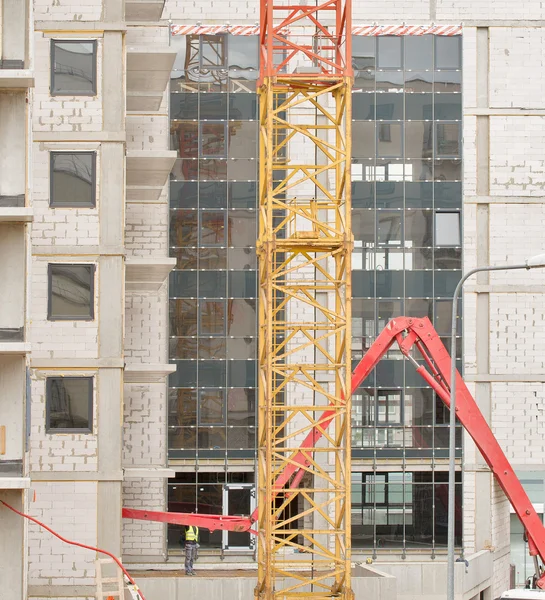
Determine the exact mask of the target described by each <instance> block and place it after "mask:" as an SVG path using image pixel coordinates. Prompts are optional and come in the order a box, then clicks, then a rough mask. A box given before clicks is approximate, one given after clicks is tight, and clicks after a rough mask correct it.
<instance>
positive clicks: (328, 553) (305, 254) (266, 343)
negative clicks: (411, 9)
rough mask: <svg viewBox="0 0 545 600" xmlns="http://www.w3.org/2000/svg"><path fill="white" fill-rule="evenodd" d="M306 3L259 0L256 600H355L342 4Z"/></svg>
mask: <svg viewBox="0 0 545 600" xmlns="http://www.w3.org/2000/svg"><path fill="white" fill-rule="evenodd" d="M309 4H310V3H309ZM312 4H314V6H310V5H307V3H304V2H292V3H290V2H289V0H276V1H275V2H274V3H273V1H272V0H261V28H260V51H261V74H260V81H259V94H260V178H259V179H260V197H259V210H260V224H259V238H258V254H259V259H260V261H259V262H260V267H259V269H260V271H259V277H260V280H259V293H260V307H259V339H260V342H259V409H258V410H259V417H258V422H259V432H258V505H259V514H258V524H259V528H258V529H259V531H258V533H259V543H258V569H259V572H258V584H257V587H256V592H255V596H256V598H257V599H259V600H273V599H274V600H288V599H293V598H301V597H305V598H316V599H321V598H324V599H325V598H332V597H335V598H339V599H340V600H349V599H350V598H353V594H352V591H351V585H350V477H351V462H350V378H351V368H350V315H351V312H350V299H351V290H350V256H351V250H352V235H351V222H350V158H351V152H350V139H351V138H350V123H351V82H352V69H351V38H350V32H351V6H350V4H351V0H316V2H312ZM291 149H293V150H294V153H293V154H294V156H297V159H296V160H294V161H292V160H291V159H290V150H291ZM324 409H325V410H326V412H325V413H324ZM312 431H314V432H317V435H314V434H313V435H310V436H309V433H310V432H312ZM318 438H319V441H318ZM303 440H305V442H304V443H303V446H302V447H300V446H301V443H302V441H303Z"/></svg>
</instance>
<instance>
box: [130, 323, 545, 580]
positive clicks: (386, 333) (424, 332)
mask: <svg viewBox="0 0 545 600" xmlns="http://www.w3.org/2000/svg"><path fill="white" fill-rule="evenodd" d="M395 342H397V343H398V345H399V347H400V350H401V352H402V353H403V354H404V355H405V356H407V357H411V360H412V361H413V362H416V361H415V358H418V356H417V357H414V356H412V355H411V352H412V351H413V350H414V349H416V350H417V351H418V352H419V354H420V357H421V358H422V359H423V360H424V364H422V365H420V366H419V367H418V368H417V369H416V371H417V373H418V374H419V375H420V376H421V377H422V378H423V379H424V380H425V381H426V382H427V383H428V384H429V385H430V387H432V388H433V390H434V391H435V392H436V394H437V395H438V396H439V398H441V400H442V401H443V403H444V404H445V405H446V406H447V408H448V407H449V406H450V395H449V387H448V386H449V384H450V355H449V353H448V351H447V349H446V348H445V346H444V344H443V342H442V341H441V338H440V337H439V334H438V333H437V331H435V329H434V328H433V326H432V324H431V322H430V321H429V319H427V318H424V319H411V318H408V317H399V318H397V319H393V320H391V321H390V322H389V323H388V324H387V325H386V327H385V328H384V329H383V331H382V332H381V333H380V335H379V336H378V337H377V339H376V340H375V342H374V343H373V344H372V345H371V347H370V348H369V350H368V351H367V352H366V354H365V356H364V357H363V358H362V360H361V361H360V362H359V364H358V365H357V367H356V369H355V370H354V372H353V374H352V392H355V391H356V390H357V389H358V387H359V386H360V385H361V384H362V383H363V381H365V379H366V378H367V377H368V376H369V374H370V373H371V371H372V370H373V369H374V368H375V366H376V365H377V363H378V362H379V361H380V360H381V358H382V357H383V356H384V355H385V354H386V352H388V350H389V349H390V348H391V346H392V345H393V344H394V343H395ZM428 368H429V369H430V370H428ZM430 371H431V372H430ZM457 377H458V379H457V381H456V415H457V418H458V420H459V421H460V424H461V425H462V426H463V427H464V429H465V430H466V431H467V433H468V434H469V435H470V436H471V438H472V439H473V441H474V442H475V445H476V446H477V448H478V449H479V451H480V452H481V454H482V456H483V458H484V459H485V461H486V463H487V464H488V466H489V467H490V470H491V471H492V473H493V474H494V477H495V478H496V481H497V482H498V484H499V485H500V487H501V489H502V490H503V492H504V493H505V495H506V496H507V498H508V500H509V502H510V503H511V505H512V506H513V508H514V510H515V512H516V514H517V516H518V517H519V519H520V521H521V523H522V525H523V527H524V529H525V531H526V534H527V536H528V545H529V548H530V554H531V555H532V556H539V557H540V559H541V561H542V563H543V564H545V527H544V525H543V523H542V522H541V519H540V518H539V516H538V515H537V513H536V511H535V509H534V507H533V505H532V503H531V502H530V499H529V498H528V495H527V494H526V492H525V490H524V488H523V487H522V484H521V483H520V481H519V479H518V478H517V476H516V474H515V472H514V470H513V467H512V466H511V464H510V463H509V460H508V459H507V457H506V456H505V453H504V452H503V450H502V449H501V446H500V445H499V443H498V441H497V440H496V438H495V436H494V434H493V433H492V430H491V429H490V426H489V425H488V423H487V422H486V419H485V418H484V416H483V414H482V413H481V411H480V409H479V407H478V405H477V403H476V402H475V400H474V398H473V397H472V396H471V393H470V392H469V390H468V388H467V386H466V384H465V383H464V381H463V379H462V377H461V376H460V374H459V373H457ZM332 419H333V411H328V410H326V411H325V412H324V413H323V415H322V417H321V419H320V427H319V428H314V429H313V430H312V431H311V432H310V433H309V434H308V436H307V438H306V439H305V440H304V441H303V443H302V444H301V447H300V449H299V451H298V452H297V453H296V454H295V455H294V457H293V464H291V465H290V466H289V467H288V468H286V469H285V470H284V472H282V473H281V474H280V475H279V477H278V479H277V480H276V484H275V486H274V487H275V490H277V491H279V490H280V489H282V488H283V487H285V486H288V487H290V488H295V487H296V486H297V485H299V483H300V480H301V474H302V473H304V470H303V469H301V468H299V467H298V466H297V465H298V464H302V463H304V461H307V460H308V457H307V456H306V454H305V448H308V447H314V446H315V445H316V443H317V441H318V440H319V439H320V438H321V437H322V435H323V433H324V431H325V430H326V429H327V427H328V426H329V424H330V423H331V421H332ZM142 514H145V515H148V517H144V516H142ZM123 516H124V517H126V518H137V519H140V518H147V519H148V520H160V521H163V522H168V523H182V524H189V523H193V524H197V525H200V526H202V527H205V528H210V529H228V530H230V531H249V530H250V528H251V526H252V524H253V522H254V521H255V518H256V513H254V514H253V515H252V516H251V517H250V518H248V519H246V518H240V517H225V516H220V515H218V516H214V515H194V514H192V515H181V514H176V513H151V512H147V511H138V510H132V509H123ZM235 527H236V529H235ZM536 585H537V587H539V588H541V589H545V573H543V574H542V575H541V577H539V578H538V579H537V582H536Z"/></svg>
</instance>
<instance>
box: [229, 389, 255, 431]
mask: <svg viewBox="0 0 545 600" xmlns="http://www.w3.org/2000/svg"><path fill="white" fill-rule="evenodd" d="M255 394H256V392H255V390H254V389H249V388H232V389H229V390H228V392H227V424H228V425H239V426H255V409H256V404H255V401H256V396H255Z"/></svg>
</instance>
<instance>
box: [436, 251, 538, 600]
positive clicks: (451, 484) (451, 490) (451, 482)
mask: <svg viewBox="0 0 545 600" xmlns="http://www.w3.org/2000/svg"><path fill="white" fill-rule="evenodd" d="M540 267H545V254H538V255H537V256H533V257H532V258H529V259H528V260H526V262H525V263H524V264H518V265H497V266H490V265H489V266H486V267H477V268H476V269H472V270H471V271H468V272H467V273H466V274H465V275H464V276H463V277H462V279H460V281H459V282H458V285H457V286H456V289H455V290H454V296H453V298H452V321H451V329H450V428H449V471H448V526H447V532H448V559H447V600H454V527H455V512H454V502H455V497H456V495H455V483H456V457H455V449H456V321H457V318H458V298H459V296H460V292H461V291H462V287H463V285H464V283H465V282H466V280H467V279H468V278H469V277H471V276H472V275H475V273H482V272H483V271H511V270H513V269H537V268H540Z"/></svg>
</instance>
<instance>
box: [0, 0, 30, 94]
mask: <svg viewBox="0 0 545 600" xmlns="http://www.w3.org/2000/svg"><path fill="white" fill-rule="evenodd" d="M0 25H1V28H2V29H1V32H0V88H10V89H24V88H28V87H32V86H33V85H34V76H33V73H32V67H31V64H30V57H29V51H28V41H29V40H28V32H29V31H30V21H29V3H28V0H0Z"/></svg>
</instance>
